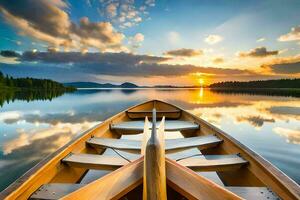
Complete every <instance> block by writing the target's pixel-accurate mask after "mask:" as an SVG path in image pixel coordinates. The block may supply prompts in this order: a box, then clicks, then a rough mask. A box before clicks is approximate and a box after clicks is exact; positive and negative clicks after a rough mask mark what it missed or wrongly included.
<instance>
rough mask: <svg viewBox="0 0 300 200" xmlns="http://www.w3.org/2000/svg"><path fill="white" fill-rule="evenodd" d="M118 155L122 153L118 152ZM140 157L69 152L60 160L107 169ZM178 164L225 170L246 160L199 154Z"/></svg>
mask: <svg viewBox="0 0 300 200" xmlns="http://www.w3.org/2000/svg"><path fill="white" fill-rule="evenodd" d="M120 155H122V154H121V153H120ZM138 158H140V155H137V154H135V156H134V154H132V155H131V156H128V157H125V156H124V158H123V157H121V156H118V155H112V156H107V155H97V154H71V155H68V156H67V157H65V158H64V159H63V160H62V162H64V163H67V164H68V165H70V166H72V167H79V168H87V169H98V170H108V169H111V170H113V169H116V168H119V167H121V166H123V165H126V164H128V163H129V162H131V161H134V160H136V159H138ZM177 162H178V163H179V164H181V165H183V166H185V167H189V168H191V169H192V170H194V171H225V170H235V169H238V168H240V167H241V166H242V165H245V164H247V163H248V162H247V161H246V160H244V159H243V158H241V157H240V156H238V155H236V154H233V155H205V156H203V155H201V156H195V157H190V158H184V159H181V160H179V161H177Z"/></svg>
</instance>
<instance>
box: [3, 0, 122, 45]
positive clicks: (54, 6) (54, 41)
mask: <svg viewBox="0 0 300 200" xmlns="http://www.w3.org/2000/svg"><path fill="white" fill-rule="evenodd" d="M66 9H68V6H67V4H66V3H65V2H64V1H61V0H56V1H48V0H40V1H35V0H23V1H16V2H14V3H13V4H12V3H11V2H10V1H8V0H6V1H1V2H0V12H1V13H2V15H3V17H4V19H5V20H6V22H7V23H9V24H11V25H12V26H14V27H16V28H17V29H18V31H19V34H20V35H23V36H29V37H31V38H34V39H37V40H40V41H42V42H46V43H48V45H49V46H53V47H61V48H63V49H65V50H69V49H76V50H80V49H82V48H87V47H95V48H98V49H99V50H101V51H123V50H124V47H123V46H122V40H123V38H124V35H123V34H122V33H119V32H116V31H115V30H114V29H113V27H112V25H111V23H109V22H90V21H89V19H88V18H87V17H83V18H81V20H80V23H79V25H77V23H74V22H72V21H71V20H70V18H69V15H68V13H67V12H66V11H65V10H66ZM32 10H34V12H32Z"/></svg>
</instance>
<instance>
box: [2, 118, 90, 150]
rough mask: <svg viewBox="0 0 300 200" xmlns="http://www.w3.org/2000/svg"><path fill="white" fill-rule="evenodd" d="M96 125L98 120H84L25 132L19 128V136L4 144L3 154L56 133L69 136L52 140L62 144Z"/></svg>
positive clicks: (53, 142)
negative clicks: (89, 121)
mask: <svg viewBox="0 0 300 200" xmlns="http://www.w3.org/2000/svg"><path fill="white" fill-rule="evenodd" d="M94 125H96V122H91V123H88V122H84V123H77V124H70V123H65V124H64V123H60V124H56V125H52V126H50V127H49V128H45V129H43V130H32V131H31V132H29V133H28V132H25V131H24V130H18V132H19V137H17V138H14V139H12V140H9V141H6V142H5V143H4V144H3V154H4V155H7V154H10V153H12V152H13V151H15V150H17V149H20V148H23V147H25V146H28V145H32V144H33V143H34V142H36V141H40V140H43V141H45V140H47V139H49V138H52V137H53V136H55V135H57V136H58V135H65V136H68V137H67V138H64V140H52V142H51V143H52V144H56V145H55V146H62V145H63V144H65V143H67V142H68V141H69V140H71V139H72V138H73V137H74V136H75V134H78V133H80V132H82V131H84V130H87V129H88V128H91V127H92V126H94ZM47 150H49V149H47Z"/></svg>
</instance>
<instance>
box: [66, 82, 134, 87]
mask: <svg viewBox="0 0 300 200" xmlns="http://www.w3.org/2000/svg"><path fill="white" fill-rule="evenodd" d="M64 86H73V87H76V88H138V87H139V86H138V85H135V84H133V83H129V82H125V83H122V84H121V85H115V84H111V83H104V84H101V83H94V82H71V83H64Z"/></svg>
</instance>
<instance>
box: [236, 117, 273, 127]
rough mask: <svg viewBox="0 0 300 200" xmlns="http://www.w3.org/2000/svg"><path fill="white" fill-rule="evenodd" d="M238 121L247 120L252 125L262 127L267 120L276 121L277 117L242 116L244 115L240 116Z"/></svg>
mask: <svg viewBox="0 0 300 200" xmlns="http://www.w3.org/2000/svg"><path fill="white" fill-rule="evenodd" d="M237 121H238V122H243V121H246V122H248V123H250V124H251V125H252V126H255V127H262V126H263V125H264V123H265V122H270V123H274V122H275V119H273V118H265V117H262V116H242V117H241V116H238V117H237Z"/></svg>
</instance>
